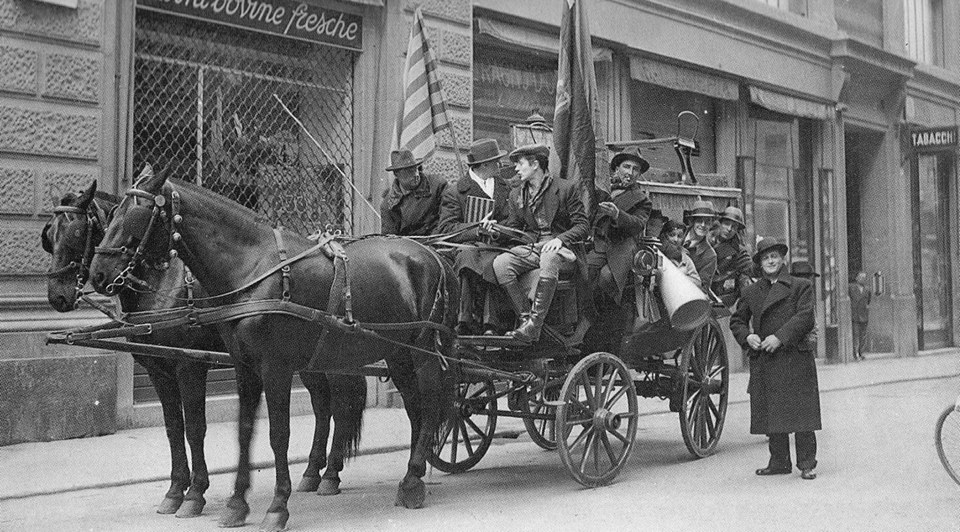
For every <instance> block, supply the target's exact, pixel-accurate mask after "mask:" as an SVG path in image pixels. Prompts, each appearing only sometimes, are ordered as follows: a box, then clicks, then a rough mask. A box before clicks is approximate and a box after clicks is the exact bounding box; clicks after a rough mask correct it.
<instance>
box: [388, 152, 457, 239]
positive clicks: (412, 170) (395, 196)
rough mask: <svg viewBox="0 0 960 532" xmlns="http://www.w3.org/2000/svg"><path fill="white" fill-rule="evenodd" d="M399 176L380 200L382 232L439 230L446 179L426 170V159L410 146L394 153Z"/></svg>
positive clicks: (418, 233) (395, 171) (392, 161)
mask: <svg viewBox="0 0 960 532" xmlns="http://www.w3.org/2000/svg"><path fill="white" fill-rule="evenodd" d="M386 170H387V171H388V172H393V174H394V176H395V179H394V180H393V184H391V185H390V188H388V189H386V190H385V191H384V197H383V201H381V202H380V232H381V233H383V234H385V235H401V236H422V235H430V234H433V233H435V232H436V229H437V225H438V222H439V220H440V197H441V196H442V194H443V191H444V189H445V188H446V186H447V182H446V180H444V179H443V178H442V177H438V176H426V175H424V173H423V159H417V158H415V157H414V156H413V152H411V151H410V150H396V151H393V152H391V153H390V166H388V167H387V168H386Z"/></svg>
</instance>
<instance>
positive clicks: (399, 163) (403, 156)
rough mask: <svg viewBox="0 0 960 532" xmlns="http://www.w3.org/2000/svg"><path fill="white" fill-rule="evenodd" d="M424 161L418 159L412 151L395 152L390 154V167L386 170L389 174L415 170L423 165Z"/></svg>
mask: <svg viewBox="0 0 960 532" xmlns="http://www.w3.org/2000/svg"><path fill="white" fill-rule="evenodd" d="M423 161H424V160H423V159H417V158H416V157H414V156H413V152H412V151H410V150H394V151H392V152H390V166H388V167H387V168H386V170H387V171H388V172H396V171H397V170H403V169H404V168H413V167H414V166H420V165H421V164H423Z"/></svg>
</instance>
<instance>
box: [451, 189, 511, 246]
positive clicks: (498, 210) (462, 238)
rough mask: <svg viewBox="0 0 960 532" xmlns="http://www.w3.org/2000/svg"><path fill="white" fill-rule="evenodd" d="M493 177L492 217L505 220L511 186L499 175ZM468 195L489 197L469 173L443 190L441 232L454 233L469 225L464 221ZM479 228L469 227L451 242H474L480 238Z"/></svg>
mask: <svg viewBox="0 0 960 532" xmlns="http://www.w3.org/2000/svg"><path fill="white" fill-rule="evenodd" d="M493 179H494V185H493V198H491V199H493V201H494V203H493V215H492V216H491V219H492V220H497V221H498V222H504V221H505V220H506V219H507V216H508V215H509V209H508V207H507V202H508V201H509V198H510V186H509V185H507V183H506V181H504V180H503V179H500V178H499V177H494V178H493ZM467 196H477V197H481V198H486V197H488V196H487V194H486V193H485V192H484V191H483V189H482V188H480V185H479V184H477V182H476V181H474V180H473V179H472V178H471V177H470V174H469V173H468V174H467V175H465V176H463V177H461V178H460V179H458V180H457V182H456V184H454V185H452V186H448V187H447V189H446V190H445V191H444V192H443V198H442V199H441V201H440V228H439V232H441V233H452V232H455V231H459V230H461V229H463V228H464V227H466V226H467V224H466V223H465V222H464V221H463V216H464V213H465V211H466V208H467ZM477 229H478V228H477V227H473V228H471V229H468V230H467V231H464V232H463V233H461V234H460V235H459V236H457V237H455V238H452V239H450V242H473V241H475V240H477V238H478V234H477Z"/></svg>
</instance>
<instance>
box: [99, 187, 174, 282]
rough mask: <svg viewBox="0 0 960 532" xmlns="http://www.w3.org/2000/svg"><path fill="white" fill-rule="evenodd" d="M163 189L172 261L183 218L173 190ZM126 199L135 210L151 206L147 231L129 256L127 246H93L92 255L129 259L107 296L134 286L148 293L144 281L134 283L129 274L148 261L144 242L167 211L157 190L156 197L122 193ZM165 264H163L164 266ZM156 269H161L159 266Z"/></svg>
mask: <svg viewBox="0 0 960 532" xmlns="http://www.w3.org/2000/svg"><path fill="white" fill-rule="evenodd" d="M163 188H164V189H166V188H170V198H171V199H170V219H171V227H170V237H169V246H168V248H167V249H169V250H170V251H169V253H168V254H169V257H170V258H171V259H174V258H176V257H177V255H178V253H177V250H176V249H174V247H175V245H176V242H179V241H180V238H181V237H180V233H179V232H178V231H177V229H176V226H177V224H179V223H180V222H182V221H183V217H182V216H181V215H180V193H178V192H177V191H176V190H175V189H173V187H170V186H169V185H168V184H164V187H163ZM125 194H126V195H127V196H129V197H131V198H133V201H134V202H135V203H134V205H137V206H139V205H140V204H139V203H136V202H138V201H139V200H144V201H148V202H150V203H151V204H152V207H151V212H150V221H149V222H147V228H146V229H145V230H144V232H143V236H142V237H141V238H140V242H139V243H138V244H137V247H136V249H135V250H133V252H132V253H131V251H130V248H128V247H127V246H120V247H115V248H113V247H102V246H96V247H95V248H94V255H98V254H99V255H120V256H122V257H123V256H127V255H129V256H130V260H129V261H128V262H127V266H126V267H125V268H124V269H123V270H122V271H121V272H120V273H119V274H118V275H117V276H116V278H114V280H113V281H111V282H110V283H109V284H108V285H107V286H106V288H105V290H106V292H107V293H112V290H119V289H120V288H123V287H125V286H128V287H132V286H134V285H140V286H146V287H147V288H148V289H149V288H151V287H150V286H149V285H148V284H147V283H146V282H145V281H142V280H141V279H138V278H137V277H136V276H134V275H133V270H134V269H135V268H136V267H137V265H138V264H140V263H141V262H146V261H147V260H148V258H147V257H145V256H144V255H145V253H144V252H145V250H146V246H147V242H149V241H150V237H151V236H152V235H153V230H154V228H155V227H156V224H157V220H158V219H159V220H161V221H165V220H166V219H167V217H168V215H167V211H165V210H164V209H163V207H164V206H165V205H166V204H167V197H166V196H164V195H163V191H162V190H161V193H160V194H151V193H149V192H147V191H145V190H140V189H138V188H131V189H129V190H127V191H126V193H125ZM164 264H166V263H164ZM160 269H165V267H163V266H161V267H160Z"/></svg>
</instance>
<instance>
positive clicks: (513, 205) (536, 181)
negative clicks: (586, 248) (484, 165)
mask: <svg viewBox="0 0 960 532" xmlns="http://www.w3.org/2000/svg"><path fill="white" fill-rule="evenodd" d="M549 154H550V148H549V147H547V146H545V145H542V144H534V145H531V146H524V147H521V148H517V149H516V150H514V151H513V152H511V153H510V160H511V161H513V162H514V163H515V168H516V171H517V173H518V174H519V175H520V185H519V186H517V187H516V188H514V189H513V190H511V191H510V202H509V205H510V207H509V208H510V215H509V218H508V219H507V221H506V223H505V224H504V225H506V226H508V227H512V228H515V229H520V230H522V231H524V232H526V233H528V234H529V235H531V236H532V237H533V238H534V241H535V242H536V243H535V244H534V245H532V246H530V245H525V246H516V247H514V248H513V249H511V250H510V252H507V253H501V254H500V255H498V256H497V258H496V259H494V261H493V270H494V273H495V274H496V276H497V281H498V282H499V283H500V285H501V286H502V287H503V289H504V291H506V292H507V295H509V296H510V300H511V302H512V303H513V305H514V308H516V309H517V311H518V312H519V313H520V314H521V316H522V317H523V320H522V323H521V324H520V326H519V327H518V328H517V329H516V330H513V331H511V332H509V333H507V335H508V336H512V337H514V338H517V339H519V340H522V341H526V342H535V341H536V340H538V339H539V338H540V330H541V329H542V327H543V320H544V319H545V318H546V315H547V311H548V310H549V309H550V303H551V301H553V294H554V291H555V290H556V287H557V280H558V278H559V273H560V265H561V263H562V262H564V261H568V262H569V261H573V260H576V255H575V254H574V253H573V251H572V250H571V249H570V247H571V245H572V244H573V243H574V242H579V241H582V240H583V239H585V238H586V237H587V234H588V233H589V231H590V223H589V221H588V219H587V213H586V209H585V207H584V205H583V201H582V200H581V199H580V189H579V183H575V182H573V181H567V180H562V179H557V178H554V177H552V176H551V175H550V173H549V171H548V157H549ZM484 226H485V229H489V228H490V227H491V226H492V223H490V222H489V221H488V222H484ZM537 268H539V269H540V278H539V280H538V281H537V289H536V296H535V297H534V300H533V305H530V303H529V302H528V299H527V292H526V291H525V290H524V289H523V287H522V286H521V284H520V282H519V277H520V276H521V275H523V274H524V273H526V272H529V271H531V270H534V269H537Z"/></svg>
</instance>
